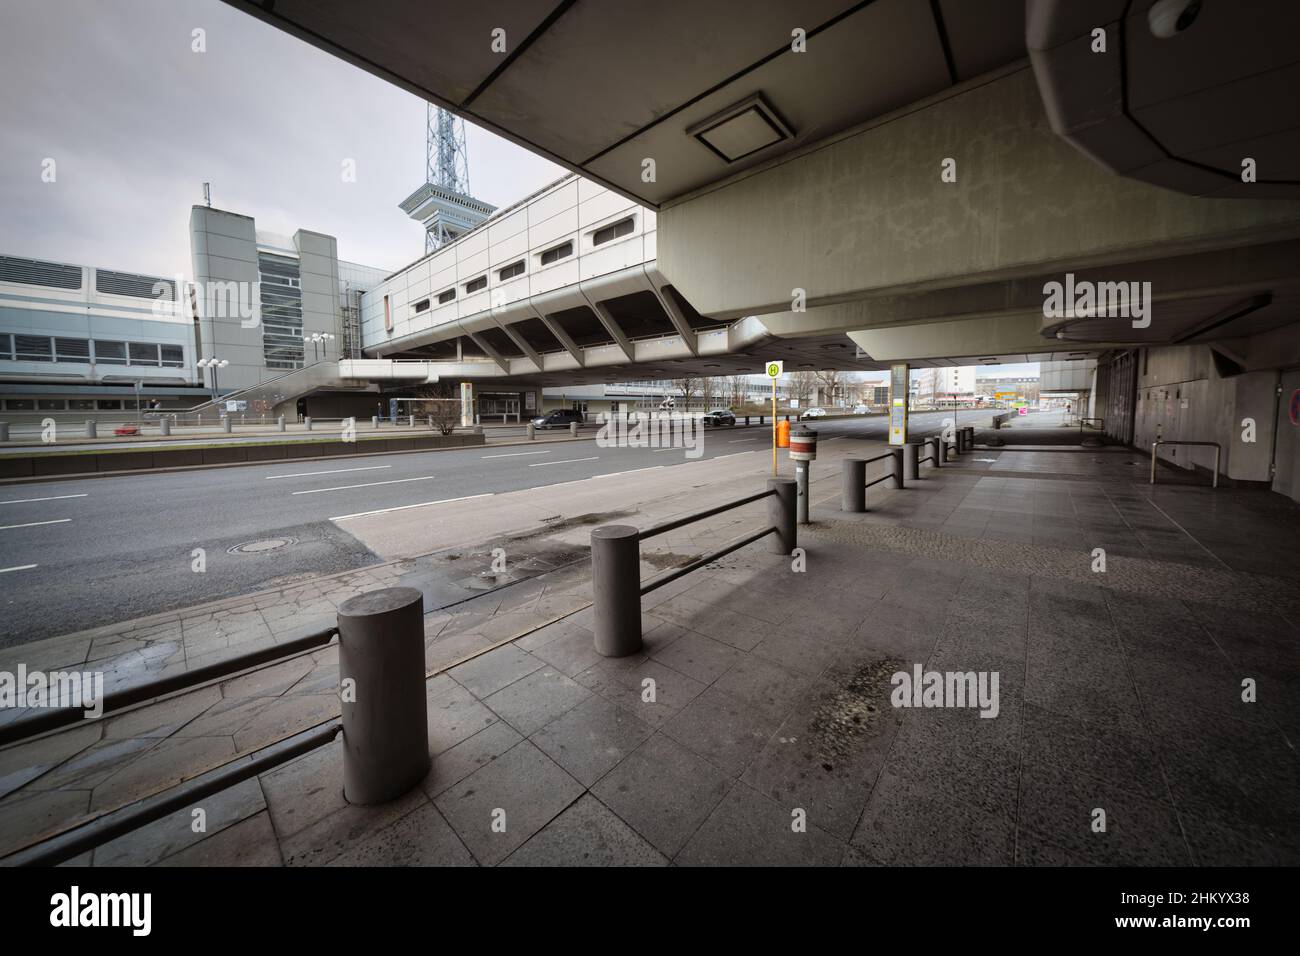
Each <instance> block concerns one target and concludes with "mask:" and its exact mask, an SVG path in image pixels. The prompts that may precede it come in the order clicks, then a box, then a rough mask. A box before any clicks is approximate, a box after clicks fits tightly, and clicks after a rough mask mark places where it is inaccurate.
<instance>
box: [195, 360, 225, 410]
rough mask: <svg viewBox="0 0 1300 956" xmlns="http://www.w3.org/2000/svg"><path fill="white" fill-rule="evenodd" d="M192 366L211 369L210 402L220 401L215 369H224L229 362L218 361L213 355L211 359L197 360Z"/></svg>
mask: <svg viewBox="0 0 1300 956" xmlns="http://www.w3.org/2000/svg"><path fill="white" fill-rule="evenodd" d="M194 364H195V365H197V366H198V367H199V368H210V369H212V400H213V401H219V400H220V399H221V390H220V389H219V388H218V387H217V369H219V368H225V367H226V366H227V365H229V364H230V360H229V359H219V358H217V357H216V356H215V355H214V356H213V357H212V358H206V359H199V360H198V361H197V362H195V363H194Z"/></svg>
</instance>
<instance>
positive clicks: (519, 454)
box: [479, 451, 550, 461]
mask: <svg viewBox="0 0 1300 956" xmlns="http://www.w3.org/2000/svg"><path fill="white" fill-rule="evenodd" d="M549 454H550V452H549V451H512V452H511V453H510V454H508V455H479V458H481V459H483V460H484V461H487V460H488V459H489V458H519V457H522V456H523V455H549Z"/></svg>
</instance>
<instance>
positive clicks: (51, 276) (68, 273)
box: [0, 256, 81, 289]
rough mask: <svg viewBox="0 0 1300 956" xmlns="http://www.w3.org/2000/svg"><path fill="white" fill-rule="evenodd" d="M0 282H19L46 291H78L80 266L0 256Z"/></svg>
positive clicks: (79, 286)
mask: <svg viewBox="0 0 1300 956" xmlns="http://www.w3.org/2000/svg"><path fill="white" fill-rule="evenodd" d="M0 282H19V283H21V284H23V285H39V286H44V287H45V288H47V289H80V288H81V266H67V265H64V264H63V263H61V262H43V261H41V260H40V259H19V258H17V257H15V256H0Z"/></svg>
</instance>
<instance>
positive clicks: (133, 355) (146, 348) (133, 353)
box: [127, 342, 158, 368]
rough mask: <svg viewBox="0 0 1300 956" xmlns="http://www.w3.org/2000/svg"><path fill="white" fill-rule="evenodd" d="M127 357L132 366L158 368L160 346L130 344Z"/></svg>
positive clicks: (138, 343)
mask: <svg viewBox="0 0 1300 956" xmlns="http://www.w3.org/2000/svg"><path fill="white" fill-rule="evenodd" d="M127 356H128V357H129V358H130V364H132V365H152V366H154V367H155V368H156V367H157V366H158V346H156V345H153V344H152V343H149V342H128V343H127Z"/></svg>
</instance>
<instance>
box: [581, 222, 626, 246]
mask: <svg viewBox="0 0 1300 956" xmlns="http://www.w3.org/2000/svg"><path fill="white" fill-rule="evenodd" d="M633 228H635V226H634V224H633V222H632V217H631V216H628V217H627V218H626V219H622V220H620V221H618V222H616V223H613V224H612V225H609V226H605V227H604V228H601V229H597V230H596V231H595V232H593V233H592V234H591V244H592V245H593V246H599V245H602V244H603V243H606V242H612V241H613V240H615V239H621V238H622V237H623V236H630V235H631V234H632V230H633Z"/></svg>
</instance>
